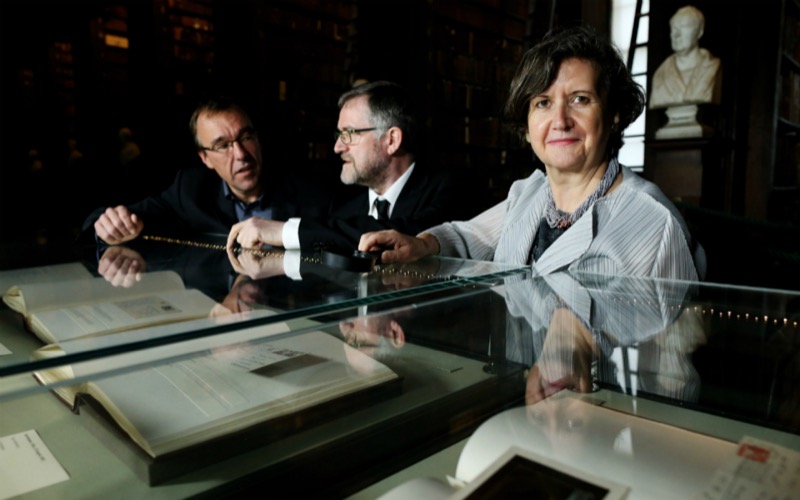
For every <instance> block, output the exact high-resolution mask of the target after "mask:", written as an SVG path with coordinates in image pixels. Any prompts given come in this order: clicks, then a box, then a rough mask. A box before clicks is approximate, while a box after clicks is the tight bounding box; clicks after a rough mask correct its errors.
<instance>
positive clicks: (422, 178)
mask: <svg viewBox="0 0 800 500" xmlns="http://www.w3.org/2000/svg"><path fill="white" fill-rule="evenodd" d="M426 184H427V175H426V174H425V173H424V172H420V170H419V165H417V166H415V167H414V171H413V172H411V176H410V177H409V178H408V181H406V185H405V186H403V189H402V191H400V195H399V196H398V197H397V201H396V202H395V207H394V208H393V209H392V215H393V216H394V217H398V216H399V214H403V216H406V217H408V216H411V215H412V214H414V213H415V212H416V208H417V205H418V204H419V200H420V197H421V196H422V193H423V192H425V191H426V186H425V185H426ZM394 217H393V218H394Z"/></svg>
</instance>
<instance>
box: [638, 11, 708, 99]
mask: <svg viewBox="0 0 800 500" xmlns="http://www.w3.org/2000/svg"><path fill="white" fill-rule="evenodd" d="M669 27H670V40H671V42H672V50H673V51H674V53H673V54H672V55H670V56H669V57H667V58H666V59H665V60H664V62H663V63H661V66H659V67H658V69H657V70H656V72H655V74H654V75H653V81H652V91H651V95H650V103H649V107H650V108H651V109H652V108H665V107H669V106H676V105H683V104H699V103H715V104H719V93H720V79H721V78H720V73H721V70H720V61H719V59H718V58H716V57H714V56H713V55H712V54H711V53H710V52H709V51H708V50H706V49H703V48H701V47H700V46H699V43H700V37H701V36H703V29H704V28H705V16H703V13H702V12H700V10H698V9H697V8H696V7H693V6H691V5H687V6H685V7H681V8H680V9H678V10H677V11H676V12H675V14H674V15H673V16H672V18H671V19H670V21H669Z"/></svg>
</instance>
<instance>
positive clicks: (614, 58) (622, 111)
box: [504, 25, 645, 158]
mask: <svg viewBox="0 0 800 500" xmlns="http://www.w3.org/2000/svg"><path fill="white" fill-rule="evenodd" d="M572 58H577V59H583V60H586V61H589V62H590V63H592V65H593V66H594V67H595V69H596V71H597V82H596V85H597V92H598V93H599V94H600V96H601V98H604V99H605V101H606V102H605V106H604V109H605V116H604V118H605V119H607V120H609V121H610V119H611V117H613V116H614V115H616V114H619V124H618V126H617V127H613V128H612V131H611V136H610V137H609V140H608V148H609V151H608V152H607V154H608V157H609V158H611V157H613V156H615V155H616V154H617V152H619V149H620V148H621V147H622V144H623V140H622V131H623V130H625V129H626V128H627V127H628V125H630V124H631V123H633V121H634V120H636V118H637V117H638V116H639V115H640V114H641V113H642V111H643V110H644V105H645V95H644V90H643V89H642V86H641V85H639V84H638V83H636V82H635V81H634V80H633V78H632V77H631V74H630V72H629V71H628V68H627V67H626V66H625V62H624V61H623V59H622V56H621V55H620V53H619V50H618V49H617V48H616V47H615V46H614V45H613V44H612V43H611V42H610V41H609V40H607V39H606V38H604V37H601V36H600V35H599V34H598V33H597V32H596V31H595V30H594V29H593V28H591V27H590V26H585V25H579V26H569V27H566V28H557V29H554V30H551V31H550V32H549V33H547V35H545V37H544V38H543V39H542V41H540V42H539V43H538V44H536V45H535V46H533V47H531V48H530V49H529V50H528V51H527V52H526V53H525V55H523V56H522V61H521V62H520V63H519V66H518V67H517V72H516V74H515V75H514V78H513V80H512V81H511V87H510V90H509V96H508V100H507V101H506V105H505V110H504V111H505V113H504V114H505V119H506V121H507V122H508V124H509V125H510V126H511V128H512V129H514V131H515V132H517V133H519V134H520V136H524V135H525V133H526V132H527V126H528V113H529V110H530V102H531V99H532V98H534V97H536V96H537V95H539V94H541V93H542V92H544V91H545V90H546V89H548V88H549V87H550V85H552V83H553V81H554V80H555V79H556V76H558V70H559V68H560V66H561V63H562V62H564V61H565V60H567V59H572Z"/></svg>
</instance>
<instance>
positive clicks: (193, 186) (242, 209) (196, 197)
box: [84, 99, 327, 245]
mask: <svg viewBox="0 0 800 500" xmlns="http://www.w3.org/2000/svg"><path fill="white" fill-rule="evenodd" d="M189 128H190V130H191V132H192V135H193V137H194V140H195V145H196V148H197V152H198V155H199V156H200V160H201V161H202V162H203V164H204V165H205V166H206V167H207V169H206V168H188V169H182V170H180V171H179V172H178V174H177V176H176V177H175V180H174V182H173V183H172V185H171V186H169V187H168V188H167V189H166V190H165V191H163V192H162V193H161V194H159V195H156V196H151V197H148V198H146V199H144V200H142V201H139V202H137V203H134V204H131V205H128V206H125V205H119V206H116V207H111V208H106V209H98V210H96V211H95V212H94V213H93V214H91V215H90V216H89V217H88V218H87V219H86V222H85V223H84V230H88V229H90V228H91V227H94V230H95V234H96V235H97V237H98V238H99V239H100V240H102V241H104V242H105V243H108V244H111V245H117V244H120V243H125V242H127V241H130V240H133V239H135V238H136V237H138V236H139V235H140V234H141V233H142V231H143V230H144V228H145V225H146V226H147V232H148V233H149V234H154V235H160V236H174V235H176V234H180V233H183V232H187V231H188V232H194V233H217V234H227V233H228V231H229V230H230V228H231V226H232V225H234V224H235V223H237V222H238V221H241V220H245V219H248V218H250V217H253V216H259V217H275V218H283V219H285V218H288V217H289V216H293V215H296V214H297V213H312V214H317V213H321V212H322V211H323V209H322V208H321V207H325V210H327V205H325V203H324V193H316V192H314V193H313V197H310V196H309V198H306V196H308V195H309V193H307V192H306V193H303V199H316V200H318V203H316V204H313V205H311V204H308V203H306V204H304V207H302V209H301V207H298V206H297V202H296V199H299V195H297V193H295V192H294V190H293V189H291V188H289V186H291V185H292V184H290V183H288V182H283V181H282V180H281V181H279V180H278V179H277V178H273V177H274V176H272V175H271V174H270V175H269V176H267V175H266V174H265V173H264V166H263V163H262V156H261V145H260V144H259V138H258V135H257V133H256V130H255V128H254V126H253V124H252V122H251V120H250V118H249V116H248V115H247V113H246V112H245V111H244V110H243V109H242V108H241V107H240V106H238V105H237V104H235V103H234V102H232V101H229V100H227V99H212V100H209V101H206V102H204V103H202V104H200V105H199V106H198V107H197V109H196V110H195V111H194V113H193V114H192V117H191V120H190V121H189ZM212 170H213V171H214V173H211V172H210V171H212ZM215 174H216V175H215ZM267 177H270V178H269V179H267ZM283 177H285V176H283ZM276 185H279V186H281V187H280V188H277V187H276ZM303 189H304V190H306V191H307V190H309V189H311V187H310V185H309V187H308V188H307V189H306V186H304V188H303ZM315 210H316V211H315Z"/></svg>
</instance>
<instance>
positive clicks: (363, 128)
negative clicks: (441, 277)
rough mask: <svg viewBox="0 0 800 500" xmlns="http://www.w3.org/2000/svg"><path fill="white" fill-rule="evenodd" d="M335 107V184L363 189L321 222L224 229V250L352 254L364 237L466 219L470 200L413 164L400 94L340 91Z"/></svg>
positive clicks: (445, 179)
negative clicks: (276, 249) (337, 179)
mask: <svg viewBox="0 0 800 500" xmlns="http://www.w3.org/2000/svg"><path fill="white" fill-rule="evenodd" d="M338 104H339V122H338V125H337V130H336V132H335V143H334V147H333V150H334V152H336V153H337V154H338V155H339V156H340V157H341V159H342V162H343V163H342V171H341V175H340V178H341V181H342V183H343V184H345V185H359V186H365V187H366V188H367V189H364V190H362V191H361V192H359V193H358V194H356V195H355V196H350V197H348V198H347V199H341V200H336V199H335V200H334V202H333V205H332V206H333V209H332V210H331V212H330V214H328V215H327V216H325V217H292V218H289V219H288V220H287V221H286V222H282V221H281V219H280V218H278V217H272V218H270V217H263V216H259V215H256V216H254V217H252V218H250V219H248V220H245V221H243V222H239V223H237V224H235V225H234V226H233V227H232V228H231V231H230V234H229V236H228V247H232V245H234V244H235V243H239V244H240V245H241V246H243V247H246V248H257V247H261V246H262V245H272V246H281V247H284V248H287V249H302V250H306V249H314V248H316V249H318V248H325V249H334V250H344V251H347V250H351V251H352V250H355V249H356V247H357V246H358V241H359V238H360V237H361V235H362V234H363V233H365V232H368V231H374V230H378V229H397V230H399V231H407V232H410V233H411V234H416V233H417V232H419V231H422V230H423V229H425V228H427V227H429V225H430V224H432V223H434V224H436V223H440V222H443V221H447V220H459V219H463V218H468V217H470V216H471V215H473V214H472V213H470V211H471V209H470V206H474V203H470V201H469V200H471V194H469V193H467V192H465V191H464V189H463V186H460V185H459V184H460V183H457V182H456V180H455V177H452V176H450V175H448V174H444V173H438V174H436V173H434V172H432V171H429V170H425V166H422V165H417V164H416V153H417V144H416V142H417V141H416V133H417V130H416V120H415V117H414V113H413V112H412V109H411V108H412V107H411V103H410V100H409V98H408V96H407V94H406V92H405V91H404V89H403V88H402V87H400V86H399V85H397V84H395V83H391V82H386V81H377V82H372V83H366V84H363V85H359V86H357V87H354V88H353V89H351V90H349V91H347V92H345V93H344V94H343V95H342V96H341V97H340V98H339V103H338ZM343 192H346V191H343ZM464 200H467V202H466V203H465V202H464ZM472 201H474V200H472Z"/></svg>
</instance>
